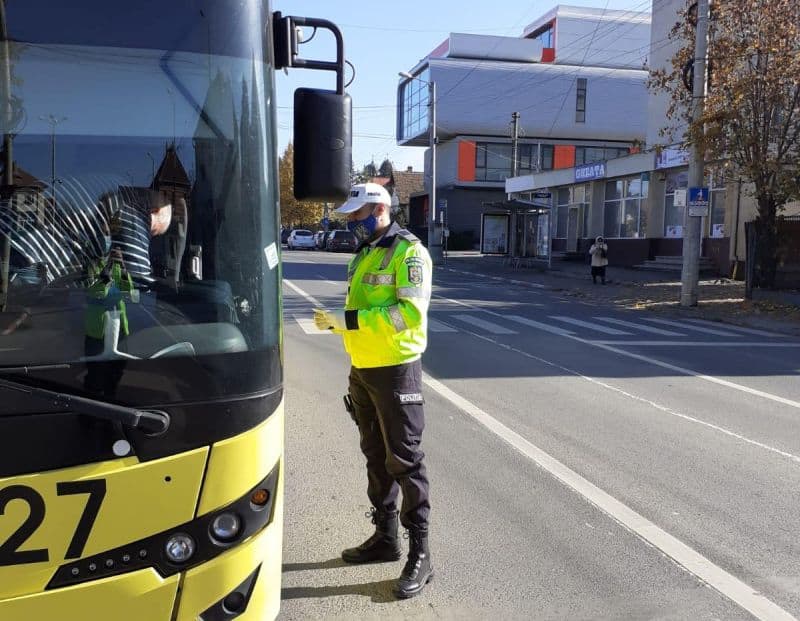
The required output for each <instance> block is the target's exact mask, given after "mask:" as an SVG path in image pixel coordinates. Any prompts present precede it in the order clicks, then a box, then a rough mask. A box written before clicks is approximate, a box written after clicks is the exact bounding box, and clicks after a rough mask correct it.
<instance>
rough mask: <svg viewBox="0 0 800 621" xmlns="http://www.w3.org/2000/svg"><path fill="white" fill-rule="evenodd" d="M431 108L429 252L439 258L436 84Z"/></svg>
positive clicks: (431, 93) (431, 87) (431, 89)
mask: <svg viewBox="0 0 800 621" xmlns="http://www.w3.org/2000/svg"><path fill="white" fill-rule="evenodd" d="M428 89H429V96H430V99H431V101H430V107H431V127H430V144H431V194H430V196H431V204H430V205H429V208H428V251H429V252H430V255H431V257H432V258H439V248H438V247H437V246H439V244H437V243H436V210H437V206H438V205H437V203H436V144H437V143H438V141H439V137H438V135H437V134H436V82H434V81H432V80H431V81H430V82H428Z"/></svg>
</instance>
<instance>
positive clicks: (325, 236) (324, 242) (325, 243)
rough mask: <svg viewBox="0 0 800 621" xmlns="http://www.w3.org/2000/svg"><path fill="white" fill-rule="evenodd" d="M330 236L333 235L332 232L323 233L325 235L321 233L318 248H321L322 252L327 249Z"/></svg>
mask: <svg viewBox="0 0 800 621" xmlns="http://www.w3.org/2000/svg"><path fill="white" fill-rule="evenodd" d="M331 235H333V231H325V233H323V235H322V245H321V246H320V248H322V249H323V250H327V249H328V240H329V239H330V238H331Z"/></svg>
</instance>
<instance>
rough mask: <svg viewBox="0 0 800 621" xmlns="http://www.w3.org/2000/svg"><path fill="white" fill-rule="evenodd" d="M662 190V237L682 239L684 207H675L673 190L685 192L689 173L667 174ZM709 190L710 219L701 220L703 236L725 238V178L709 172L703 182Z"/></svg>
mask: <svg viewBox="0 0 800 621" xmlns="http://www.w3.org/2000/svg"><path fill="white" fill-rule="evenodd" d="M666 181H667V183H666V188H665V190H664V235H665V237H683V224H684V221H683V219H684V215H685V211H686V208H685V207H675V190H676V189H681V190H687V189H688V187H689V171H688V170H685V169H684V170H680V171H675V172H670V173H667V180H666ZM704 183H705V184H706V186H708V187H709V189H710V194H711V196H710V197H709V200H710V202H711V209H710V218H704V219H703V226H704V235H706V236H707V237H725V178H724V176H723V175H722V174H721V173H719V172H711V173H710V174H708V175H707V177H706V179H705V182H704ZM687 200H688V196H687Z"/></svg>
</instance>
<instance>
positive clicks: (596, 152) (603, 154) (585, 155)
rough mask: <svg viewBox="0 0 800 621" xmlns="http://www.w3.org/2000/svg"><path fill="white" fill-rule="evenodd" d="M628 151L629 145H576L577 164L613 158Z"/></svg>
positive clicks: (626, 153) (621, 155)
mask: <svg viewBox="0 0 800 621" xmlns="http://www.w3.org/2000/svg"><path fill="white" fill-rule="evenodd" d="M628 153H629V149H628V147H575V165H576V166H580V165H581V164H589V163H591V162H602V161H604V160H613V159H614V158H617V157H623V156H625V155H628Z"/></svg>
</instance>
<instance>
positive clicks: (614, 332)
mask: <svg viewBox="0 0 800 621" xmlns="http://www.w3.org/2000/svg"><path fill="white" fill-rule="evenodd" d="M550 319H555V320H556V321H563V322H564V323H571V324H572V325H574V326H580V327H582V328H588V329H589V330H594V331H595V332H602V333H603V334H610V335H611V336H633V335H632V334H631V333H630V332H624V331H622V330H617V329H616V328H609V327H606V326H601V325H599V324H596V323H592V322H591V321H583V320H581V319H575V318H574V317H564V316H561V315H550Z"/></svg>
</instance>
